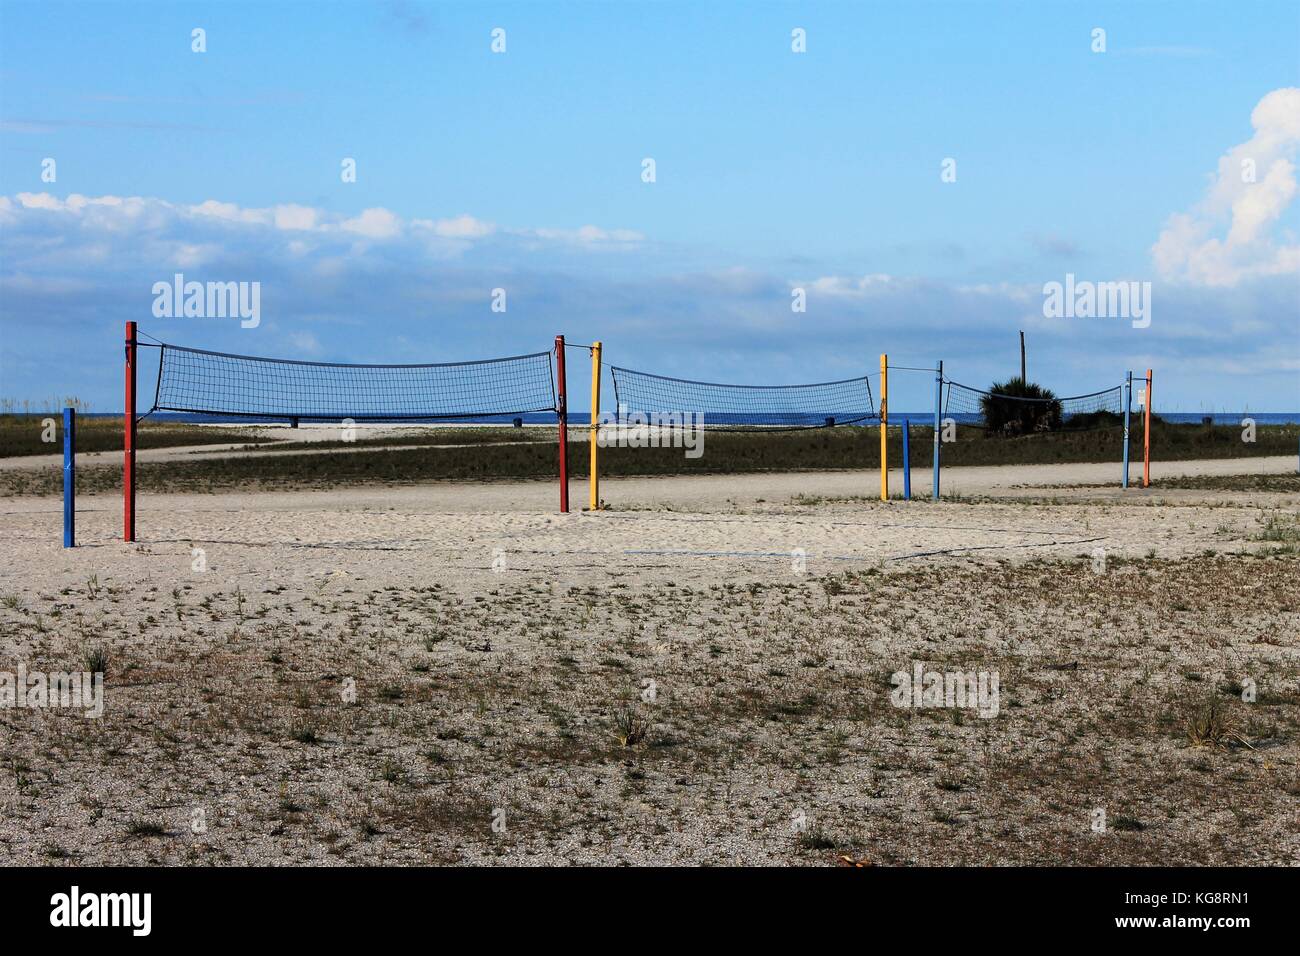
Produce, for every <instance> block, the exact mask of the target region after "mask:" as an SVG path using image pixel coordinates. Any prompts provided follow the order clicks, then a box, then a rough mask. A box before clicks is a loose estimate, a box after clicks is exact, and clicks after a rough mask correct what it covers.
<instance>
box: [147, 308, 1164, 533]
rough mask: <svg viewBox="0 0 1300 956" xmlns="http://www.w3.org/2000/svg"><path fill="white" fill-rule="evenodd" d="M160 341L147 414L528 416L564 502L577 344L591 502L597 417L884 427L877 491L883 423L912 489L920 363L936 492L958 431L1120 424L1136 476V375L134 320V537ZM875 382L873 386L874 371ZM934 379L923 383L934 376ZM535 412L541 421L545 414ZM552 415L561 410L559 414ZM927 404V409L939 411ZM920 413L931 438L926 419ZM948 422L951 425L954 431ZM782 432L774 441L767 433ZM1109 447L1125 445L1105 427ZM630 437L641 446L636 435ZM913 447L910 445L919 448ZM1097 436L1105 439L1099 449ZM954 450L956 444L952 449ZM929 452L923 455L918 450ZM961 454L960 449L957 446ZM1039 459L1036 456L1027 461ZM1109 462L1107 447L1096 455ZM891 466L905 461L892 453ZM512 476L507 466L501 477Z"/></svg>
mask: <svg viewBox="0 0 1300 956" xmlns="http://www.w3.org/2000/svg"><path fill="white" fill-rule="evenodd" d="M139 348H156V349H157V350H158V370H157V378H156V381H154V382H153V383H152V384H153V386H154V394H153V401H152V403H151V406H150V408H149V410H148V411H147V412H146V413H145V414H146V415H149V414H152V413H153V412H171V413H182V414H190V415H195V416H205V417H213V418H218V419H220V418H236V419H247V420H262V421H267V420H270V421H287V422H290V423H292V424H293V425H295V426H296V425H297V424H298V422H299V421H308V422H310V421H320V422H340V423H346V422H349V421H350V422H385V421H391V422H403V421H405V422H415V421H429V422H463V423H476V422H492V421H495V420H498V419H513V420H514V424H516V425H521V424H522V423H523V418H524V416H531V418H530V424H534V423H540V424H551V423H553V424H555V425H556V426H557V427H558V444H559V454H558V472H559V479H560V510H561V511H566V512H567V511H568V509H569V497H568V494H569V493H568V455H569V452H568V432H567V426H568V418H569V415H568V400H567V397H566V396H567V386H566V379H565V355H566V351H567V350H570V349H579V350H582V351H588V352H589V354H590V357H591V363H592V367H591V375H592V391H591V397H592V404H591V408H592V413H591V417H590V420H589V423H588V427H589V432H590V435H589V438H590V446H591V448H590V456H591V458H590V470H589V485H590V508H591V509H592V510H599V508H600V507H601V502H600V497H599V493H598V481H599V455H598V452H597V446H598V444H599V439H600V437H601V435H600V432H601V428H602V427H608V426H609V425H613V426H614V427H615V428H616V429H621V430H626V429H629V428H631V429H637V428H640V427H641V426H645V427H647V428H650V429H654V428H658V429H661V430H663V429H669V430H672V429H700V428H703V429H706V430H713V431H730V432H766V431H775V432H781V431H803V430H811V429H825V428H835V427H839V426H857V427H859V428H862V427H866V426H873V425H878V426H879V430H880V456H879V468H880V496H881V499H882V500H888V498H889V451H888V442H887V440H886V431H887V429H889V428H894V427H898V428H900V430H901V432H902V436H901V437H902V448H903V456H902V462H901V464H902V467H903V482H904V489H905V491H904V496H905V497H910V496H911V492H910V489H911V484H910V474H911V471H910V469H911V455H910V451H909V436H910V434H911V430H912V424H911V421H910V420H909V416H908V415H906V414H898V415H893V416H891V415H890V412H889V408H890V403H889V376H890V372H891V370H892V371H893V372H894V373H899V372H902V373H904V374H908V373H922V374H923V375H924V376H925V378H924V379H922V382H923V384H924V383H928V381H929V379H930V377H931V376H932V377H933V383H934V384H933V389H934V390H933V394H934V406H933V410H932V412H930V411H927V412H925V413H922V414H920V415H919V416H918V415H917V414H916V412H912V413H911V415H910V417H911V419H917V418H919V419H920V420H921V422H922V423H923V422H926V421H927V420H932V422H933V425H932V430H933V435H932V441H933V462H934V468H933V496H934V498H935V499H938V498H939V494H940V480H939V473H940V468H941V465H942V461H943V458H944V455H945V454H946V452H945V449H944V446H945V445H946V444H948V443H950V442H953V441H957V447H960V445H961V441H960V440H959V438H958V433H959V432H960V430H961V429H970V428H974V429H977V430H979V433H980V435H981V436H982V438H983V439H987V440H997V439H1008V440H1032V439H1033V438H1034V436H1042V435H1048V434H1051V433H1060V432H1079V431H1096V432H1102V431H1104V430H1107V429H1122V455H1123V460H1124V466H1123V467H1124V472H1123V480H1122V485H1123V486H1124V487H1127V486H1128V481H1129V429H1130V418H1131V413H1132V407H1133V400H1134V394H1133V384H1134V380H1133V376H1132V373H1131V372H1130V373H1128V375H1127V377H1126V378H1125V379H1124V381H1123V382H1122V383H1121V384H1119V385H1114V386H1110V387H1108V388H1103V389H1099V390H1097V391H1093V392H1087V393H1084V394H1080V395H1071V396H1065V397H1057V396H1056V395H1055V394H1053V393H1052V392H1050V391H1047V390H1045V389H1042V388H1039V387H1038V386H1033V385H1028V384H1026V383H1024V382H1021V381H1019V380H1016V379H1013V380H1012V381H1010V382H1008V383H1006V384H1005V385H995V386H993V388H992V389H979V388H974V387H972V386H969V385H964V384H962V383H960V382H956V381H953V380H951V379H949V378H947V377H946V376H945V375H944V371H943V363H942V362H939V363H937V365H936V367H934V368H929V367H924V366H923V367H919V368H918V367H904V366H897V365H890V364H889V361H888V357H887V356H886V355H881V356H880V371H879V373H878V374H877V373H875V372H874V371H873V372H872V373H870V374H863V375H859V376H855V377H851V378H844V379H839V380H836V381H828V382H815V383H809V384H794V385H769V384H761V383H752V384H740V383H720V382H708V381H699V380H694V379H687V378H679V377H674V376H669V375H663V374H657V373H651V372H645V371H638V370H636V369H630V368H626V367H624V366H617V365H605V364H604V363H603V362H602V361H601V354H602V347H601V343H600V342H594V343H592V345H591V346H585V345H584V346H579V345H573V344H569V345H566V344H565V341H564V337H563V336H556V338H555V345H554V347H553V348H552V349H549V350H546V351H538V352H530V353H526V354H522V355H511V356H506V357H501V358H487V359H475V360H470V361H455V362H433V363H419V364H352V363H340V362H314V361H304V360H299V359H285V358H269V357H265V356H254V355H241V354H235V353H229V352H216V351H210V350H206V349H198V348H192V347H188V346H180V345H174V344H171V343H166V342H160V341H157V340H154V341H153V342H141V341H138V339H137V331H136V326H135V323H134V322H129V323H127V336H126V402H125V409H126V415H125V419H126V436H125V440H124V448H125V460H124V474H123V478H124V482H123V489H124V495H125V504H124V509H125V514H124V537H125V539H126V540H128V541H133V540H135V446H136V425H137V423H138V421H139V420H140V419H138V418H137V417H136V407H137V401H136V397H137V396H136V388H137V375H138V365H139V363H138V361H137V358H138V349H139ZM605 370H607V371H608V373H609V376H610V378H611V379H612V381H613V386H614V395H613V398H614V405H615V411H614V413H613V414H612V415H602V414H601V413H600V408H601V400H600V386H601V380H602V377H603V372H604V371H605ZM873 379H874V380H875V381H874V384H873V381H872V380H873ZM1138 382H1139V384H1141V385H1142V389H1141V393H1140V397H1139V399H1138V403H1139V404H1140V405H1141V406H1142V415H1143V432H1144V437H1143V486H1144V487H1145V486H1146V485H1147V484H1149V457H1150V406H1151V371H1150V369H1148V370H1147V374H1146V378H1145V379H1139V380H1138ZM926 387H927V388H928V384H927V385H926ZM539 416H541V417H540V419H539ZM551 416H554V417H553V418H552V417H551ZM931 416H932V417H931ZM918 424H920V427H921V430H922V434H921V435H920V436H919V437H920V438H921V439H922V440H925V438H926V437H929V436H926V435H925V434H924V428H925V424H921V423H918ZM950 431H951V432H953V434H952V435H951V436H949V432H950ZM773 440H776V439H773ZM1107 441H1109V443H1110V444H1108V445H1106V446H1105V447H1106V449H1107V451H1106V454H1107V455H1109V454H1110V453H1112V452H1114V453H1117V454H1118V444H1117V443H1116V440H1115V439H1114V438H1113V437H1112V438H1111V439H1108V440H1107ZM632 447H641V446H639V445H635V444H634V445H633V446H632ZM911 447H912V448H915V446H914V445H912V446H911ZM1101 447H1102V446H1101V445H1098V448H1101ZM952 450H954V451H955V450H956V449H955V448H954V449H952ZM919 457H922V458H923V457H924V455H922V456H919ZM957 457H958V458H960V455H958V456H957ZM1029 460H1033V459H1029ZM1097 460H1102V459H1097ZM896 466H897V463H896ZM502 477H508V476H502Z"/></svg>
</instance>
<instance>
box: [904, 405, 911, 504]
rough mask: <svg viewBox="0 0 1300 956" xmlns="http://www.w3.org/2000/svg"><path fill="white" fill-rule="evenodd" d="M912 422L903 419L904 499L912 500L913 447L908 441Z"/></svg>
mask: <svg viewBox="0 0 1300 956" xmlns="http://www.w3.org/2000/svg"><path fill="white" fill-rule="evenodd" d="M911 431H912V423H911V422H909V421H908V420H907V419H906V418H904V419H903V500H904V501H911V500H912V448H911V443H910V442H909V441H908V437H909V434H910V432H911Z"/></svg>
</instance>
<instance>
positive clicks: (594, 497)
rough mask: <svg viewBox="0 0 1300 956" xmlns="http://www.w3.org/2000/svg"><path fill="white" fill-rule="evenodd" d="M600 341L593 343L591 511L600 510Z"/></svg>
mask: <svg viewBox="0 0 1300 956" xmlns="http://www.w3.org/2000/svg"><path fill="white" fill-rule="evenodd" d="M599 419H600V343H599V342H592V343H591V473H590V477H589V478H588V479H587V487H588V488H590V489H591V503H590V510H591V511H599V510H600V472H599V471H598V470H597V469H596V448H597V444H596V439H597V437H598V432H599V431H600V424H599Z"/></svg>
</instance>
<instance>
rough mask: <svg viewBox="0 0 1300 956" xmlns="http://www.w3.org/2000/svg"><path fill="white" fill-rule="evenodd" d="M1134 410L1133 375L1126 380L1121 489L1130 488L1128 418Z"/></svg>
mask: <svg viewBox="0 0 1300 956" xmlns="http://www.w3.org/2000/svg"><path fill="white" fill-rule="evenodd" d="M1132 410H1133V373H1132V372H1129V373H1128V375H1127V376H1125V378H1124V480H1123V482H1122V483H1121V484H1120V487H1121V488H1127V487H1128V416H1129V412H1131V411H1132Z"/></svg>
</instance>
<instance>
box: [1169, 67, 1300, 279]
mask: <svg viewBox="0 0 1300 956" xmlns="http://www.w3.org/2000/svg"><path fill="white" fill-rule="evenodd" d="M1250 122H1251V125H1252V126H1254V127H1255V134H1254V135H1253V136H1252V137H1251V138H1250V139H1249V140H1247V141H1246V142H1244V143H1241V144H1240V145H1237V146H1234V147H1232V148H1231V149H1230V150H1228V151H1227V152H1226V153H1225V154H1224V155H1223V156H1222V157H1220V159H1219V167H1218V172H1217V173H1216V175H1215V177H1214V182H1213V185H1212V186H1211V187H1210V191H1209V193H1208V195H1207V196H1206V197H1205V199H1203V200H1202V201H1201V202H1200V203H1198V204H1197V205H1196V206H1195V207H1194V208H1193V209H1191V210H1189V211H1188V212H1185V213H1176V214H1175V215H1172V216H1170V217H1169V220H1168V222H1167V223H1166V224H1165V228H1164V229H1163V230H1162V231H1161V233H1160V238H1159V239H1157V240H1156V243H1155V245H1153V246H1152V247H1151V256H1152V258H1153V260H1154V261H1155V264H1156V268H1157V269H1159V270H1160V273H1161V275H1162V276H1164V277H1165V278H1166V279H1170V280H1174V281H1184V282H1188V283H1191V284H1194V285H1203V286H1235V285H1237V284H1238V283H1239V282H1242V281H1243V280H1247V279H1253V278H1258V277H1260V276H1268V275H1278V274H1282V273H1289V272H1300V245H1283V244H1279V243H1277V242H1275V241H1274V240H1273V237H1272V235H1271V228H1272V226H1273V224H1274V223H1275V222H1276V221H1277V220H1278V218H1279V217H1280V216H1281V215H1282V213H1283V212H1284V211H1285V210H1286V208H1287V207H1288V206H1289V205H1290V204H1291V202H1292V201H1293V200H1294V199H1295V196H1296V166H1295V162H1294V159H1295V155H1296V151H1297V148H1298V147H1300V88H1296V87H1284V88H1282V89H1278V90H1274V91H1273V92H1271V93H1269V94H1268V95H1266V96H1265V97H1264V98H1263V99H1261V100H1260V101H1259V103H1258V105H1256V107H1255V109H1254V111H1253V112H1252V113H1251V114H1250ZM1248 168H1253V170H1254V181H1253V182H1252V181H1249V178H1248V177H1247V176H1246V175H1244V174H1243V170H1246V169H1248ZM1225 222H1226V224H1227V231H1226V234H1222V233H1223V226H1224V224H1225ZM1216 233H1220V235H1216Z"/></svg>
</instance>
